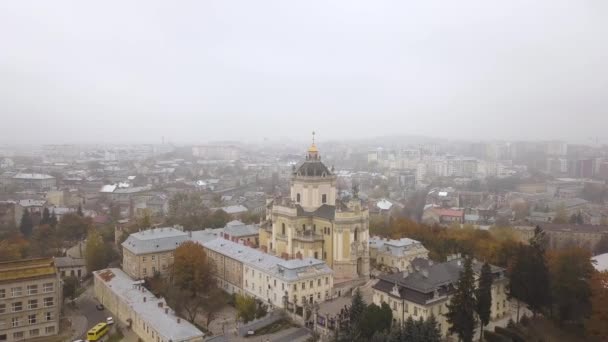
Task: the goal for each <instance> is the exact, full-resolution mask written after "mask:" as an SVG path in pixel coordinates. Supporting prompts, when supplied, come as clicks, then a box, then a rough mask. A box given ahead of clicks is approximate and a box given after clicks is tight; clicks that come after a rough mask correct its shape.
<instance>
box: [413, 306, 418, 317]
mask: <svg viewBox="0 0 608 342" xmlns="http://www.w3.org/2000/svg"><path fill="white" fill-rule="evenodd" d="M414 316H418V307H417V306H414Z"/></svg>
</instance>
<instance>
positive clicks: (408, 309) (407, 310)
mask: <svg viewBox="0 0 608 342" xmlns="http://www.w3.org/2000/svg"><path fill="white" fill-rule="evenodd" d="M403 311H404V312H410V305H409V304H408V303H404V304H403Z"/></svg>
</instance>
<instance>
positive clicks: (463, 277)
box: [446, 257, 477, 342]
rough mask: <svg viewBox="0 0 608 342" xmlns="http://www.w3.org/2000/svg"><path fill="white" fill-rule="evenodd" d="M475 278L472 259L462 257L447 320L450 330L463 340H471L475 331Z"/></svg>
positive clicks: (466, 341)
mask: <svg viewBox="0 0 608 342" xmlns="http://www.w3.org/2000/svg"><path fill="white" fill-rule="evenodd" d="M474 293H475V279H474V276H473V267H472V260H471V258H470V257H466V258H465V259H464V265H463V269H462V271H461V272H460V277H459V279H458V283H457V285H456V292H455V293H454V294H453V295H452V299H451V300H450V302H449V303H448V305H447V307H448V313H447V314H446V318H447V321H448V322H449V323H450V328H449V330H450V332H451V333H454V334H457V335H458V337H459V338H460V339H461V340H462V341H464V342H471V341H473V334H474V333H475V326H476V325H477V324H476V323H477V322H476V320H475V309H476V302H475V295H474Z"/></svg>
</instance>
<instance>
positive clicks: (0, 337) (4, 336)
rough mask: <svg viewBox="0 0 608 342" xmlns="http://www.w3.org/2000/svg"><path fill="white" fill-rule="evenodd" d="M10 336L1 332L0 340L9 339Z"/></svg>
mask: <svg viewBox="0 0 608 342" xmlns="http://www.w3.org/2000/svg"><path fill="white" fill-rule="evenodd" d="M7 340H8V337H7V336H6V334H0V341H7Z"/></svg>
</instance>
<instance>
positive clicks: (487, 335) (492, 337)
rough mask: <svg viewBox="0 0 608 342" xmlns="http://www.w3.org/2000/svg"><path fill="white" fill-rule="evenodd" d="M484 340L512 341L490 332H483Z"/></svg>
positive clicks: (496, 341) (490, 341)
mask: <svg viewBox="0 0 608 342" xmlns="http://www.w3.org/2000/svg"><path fill="white" fill-rule="evenodd" d="M483 338H484V339H485V340H486V341H488V342H511V340H510V339H508V338H507V337H504V336H501V335H498V334H497V333H495V332H492V331H489V330H484V331H483Z"/></svg>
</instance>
